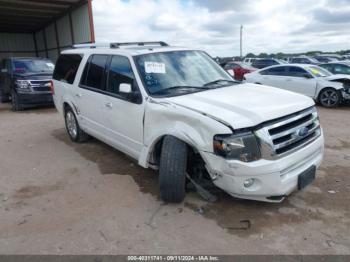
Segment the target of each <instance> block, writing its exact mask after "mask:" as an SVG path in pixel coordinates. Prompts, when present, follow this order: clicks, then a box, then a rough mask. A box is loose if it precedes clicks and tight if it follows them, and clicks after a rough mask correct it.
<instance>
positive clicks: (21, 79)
mask: <svg viewBox="0 0 350 262" xmlns="http://www.w3.org/2000/svg"><path fill="white" fill-rule="evenodd" d="M53 69H54V64H53V63H52V62H51V61H50V60H48V59H46V58H38V57H30V58H29V57H12V58H6V59H4V60H2V63H1V74H0V99H1V102H8V101H10V100H11V101H12V109H13V110H14V111H18V110H21V109H23V108H24V107H28V106H38V105H53V99H52V94H51V87H50V86H51V78H52V73H53Z"/></svg>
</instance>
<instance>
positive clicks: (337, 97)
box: [318, 88, 342, 108]
mask: <svg viewBox="0 0 350 262" xmlns="http://www.w3.org/2000/svg"><path fill="white" fill-rule="evenodd" d="M341 101H342V95H341V93H340V91H338V90H335V89H334V88H325V89H323V90H322V91H321V92H320V94H319V96H318V102H319V103H320V104H321V105H322V106H324V107H328V108H332V107H337V106H338V105H339V104H340V103H341Z"/></svg>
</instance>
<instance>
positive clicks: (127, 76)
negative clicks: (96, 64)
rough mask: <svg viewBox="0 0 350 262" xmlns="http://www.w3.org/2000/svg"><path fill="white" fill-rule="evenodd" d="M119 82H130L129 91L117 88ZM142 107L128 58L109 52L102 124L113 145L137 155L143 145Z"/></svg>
mask: <svg viewBox="0 0 350 262" xmlns="http://www.w3.org/2000/svg"><path fill="white" fill-rule="evenodd" d="M121 84H129V85H131V88H132V93H123V92H122V90H121V91H120V85H121ZM144 110H145V106H144V101H142V98H141V93H140V91H139V88H138V86H137V83H136V80H135V76H134V73H133V69H132V67H131V64H130V61H129V59H128V58H127V57H124V56H117V55H116V56H112V57H111V60H110V65H109V69H108V76H107V85H106V97H105V106H104V115H105V116H106V118H105V120H106V122H105V124H104V125H105V126H106V130H107V132H108V136H109V138H110V139H111V140H112V141H111V142H112V143H113V144H114V145H115V147H117V148H120V149H121V150H122V151H124V152H126V153H128V154H129V155H131V156H133V157H135V158H138V156H139V154H140V152H141V149H142V145H143V117H144Z"/></svg>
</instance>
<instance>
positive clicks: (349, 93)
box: [330, 77, 350, 101]
mask: <svg viewBox="0 0 350 262" xmlns="http://www.w3.org/2000/svg"><path fill="white" fill-rule="evenodd" d="M330 81H331V82H337V83H341V84H342V85H343V89H342V90H341V93H342V96H343V99H344V100H348V101H350V77H349V78H339V79H332V80H330Z"/></svg>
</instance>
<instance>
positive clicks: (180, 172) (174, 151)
mask: <svg viewBox="0 0 350 262" xmlns="http://www.w3.org/2000/svg"><path fill="white" fill-rule="evenodd" d="M187 150H188V148H187V145H186V144H185V143H184V142H182V141H181V140H179V139H177V138H176V137H173V136H166V137H165V138H164V140H163V145H162V151H161V152H162V153H161V156H160V165H159V187H160V197H161V199H162V200H163V201H165V202H170V203H180V202H182V201H183V200H184V198H185V194H186V192H185V185H186V167H187Z"/></svg>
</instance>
